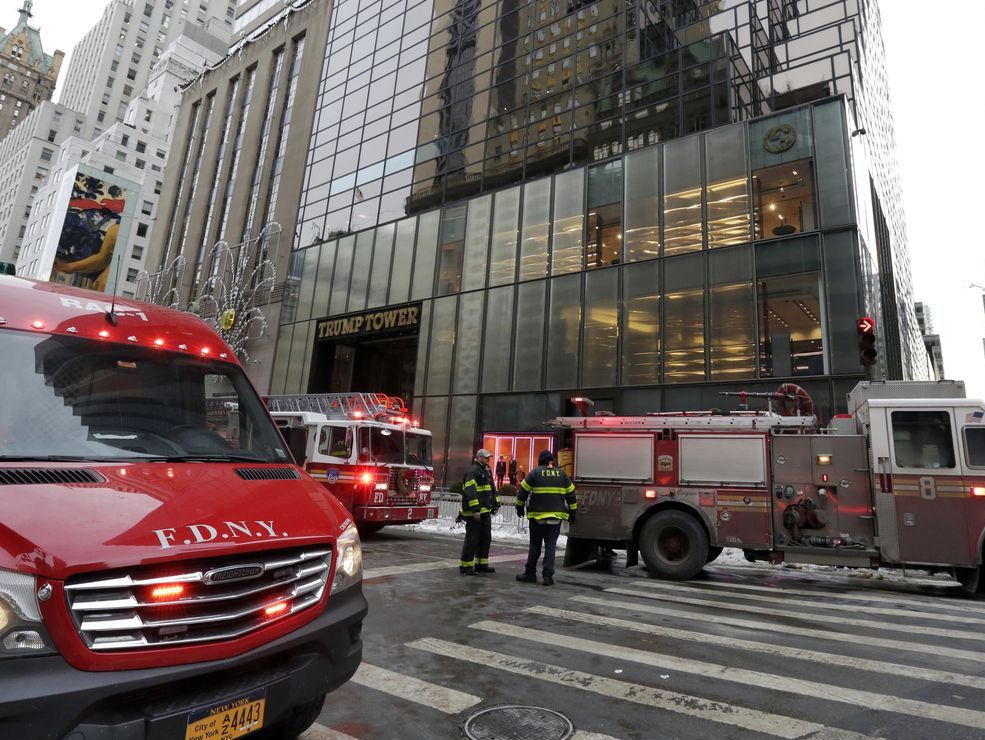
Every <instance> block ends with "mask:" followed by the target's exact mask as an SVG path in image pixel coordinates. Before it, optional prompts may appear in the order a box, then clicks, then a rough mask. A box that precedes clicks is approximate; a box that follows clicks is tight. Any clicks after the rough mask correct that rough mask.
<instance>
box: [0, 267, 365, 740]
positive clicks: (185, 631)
mask: <svg viewBox="0 0 985 740" xmlns="http://www.w3.org/2000/svg"><path fill="white" fill-rule="evenodd" d="M0 357H2V361H0V737H3V738H64V737H70V738H73V740H98V739H100V738H114V739H120V740H129V739H131V738H132V739H133V740H138V739H143V738H184V739H185V740H192V739H195V740H197V739H198V738H202V739H203V740H204V738H219V739H226V738H234V737H243V736H248V735H252V734H253V733H254V732H257V733H258V734H259V735H261V736H263V737H284V738H287V737H295V736H297V735H298V734H299V733H301V732H303V731H304V729H306V728H307V727H308V726H309V725H310V724H311V723H313V722H314V720H315V719H316V718H317V716H318V713H319V711H320V710H321V707H322V703H323V700H324V698H325V694H326V693H327V692H329V691H332V690H333V689H335V688H337V687H338V686H340V685H341V684H343V683H345V682H346V681H347V680H348V679H349V678H350V677H351V676H352V675H353V673H354V672H355V671H356V669H357V668H358V666H359V663H360V661H361V659H362V641H361V637H360V631H361V627H362V621H363V618H364V617H365V615H366V610H367V606H366V600H365V598H364V597H363V594H362V588H361V578H362V570H361V560H362V555H361V549H360V542H359V536H358V534H357V533H356V528H355V526H354V525H353V523H352V520H351V518H350V516H349V515H348V513H347V512H346V510H345V509H344V508H343V507H342V506H341V505H340V504H339V503H338V502H337V501H336V500H335V499H334V498H332V497H331V496H327V495H326V494H325V490H324V488H323V487H322V486H321V485H319V484H318V483H316V482H315V481H314V480H312V479H311V478H310V477H309V476H308V475H307V474H306V473H304V472H303V471H302V470H301V469H300V468H299V467H298V466H297V465H296V464H295V461H294V459H293V458H292V454H291V451H290V449H289V445H288V444H287V443H286V442H285V438H284V437H282V436H281V434H280V432H279V431H278V430H277V428H276V426H275V425H274V423H273V421H272V420H271V418H270V414H269V413H268V412H267V410H266V408H265V406H264V405H263V402H262V401H261V399H260V398H259V396H258V395H257V393H256V391H255V390H254V389H253V387H252V386H251V385H250V383H249V381H248V380H247V378H246V374H245V373H244V372H243V369H242V368H241V367H240V365H239V364H238V363H237V361H236V359H235V357H234V356H233V353H232V351H231V350H230V349H229V347H228V346H226V345H225V344H224V343H223V342H222V340H221V339H220V338H219V337H218V336H217V335H216V334H215V332H213V331H212V330H211V329H210V328H209V327H208V326H207V325H206V324H205V323H204V322H203V321H202V320H201V319H199V318H197V317H195V316H192V315H191V314H185V313H180V312H177V311H171V310H166V309H162V308H160V307H157V306H153V305H149V304H143V303H137V302H134V301H131V300H116V301H115V302H111V301H110V299H109V298H108V297H106V296H104V295H102V294H97V293H91V292H88V291H81V290H76V289H72V288H66V287H64V286H56V285H53V284H50V283H39V282H35V281H30V280H25V279H21V278H17V277H9V276H0ZM299 431H300V430H299ZM288 439H289V441H291V442H292V444H293V440H291V439H290V434H288Z"/></svg>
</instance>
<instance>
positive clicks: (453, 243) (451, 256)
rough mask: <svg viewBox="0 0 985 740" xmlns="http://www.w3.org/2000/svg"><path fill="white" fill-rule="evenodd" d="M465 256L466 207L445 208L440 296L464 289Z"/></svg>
mask: <svg viewBox="0 0 985 740" xmlns="http://www.w3.org/2000/svg"><path fill="white" fill-rule="evenodd" d="M464 256H465V206H464V205H458V206H452V207H450V208H445V209H444V210H442V212H441V240H440V242H439V246H438V258H439V260H440V262H439V265H440V267H439V268H438V293H437V294H438V295H449V294H451V293H457V292H458V291H460V290H461V289H462V264H463V259H464Z"/></svg>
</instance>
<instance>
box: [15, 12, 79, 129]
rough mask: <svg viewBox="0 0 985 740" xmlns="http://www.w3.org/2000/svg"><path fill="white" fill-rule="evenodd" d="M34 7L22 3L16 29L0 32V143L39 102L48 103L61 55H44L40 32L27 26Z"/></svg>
mask: <svg viewBox="0 0 985 740" xmlns="http://www.w3.org/2000/svg"><path fill="white" fill-rule="evenodd" d="M33 6H34V3H33V2H32V0H24V4H23V6H21V9H20V10H19V11H18V13H20V19H19V20H18V21H17V25H15V26H14V27H13V29H11V30H10V32H7V31H5V30H4V29H3V28H0V66H2V67H3V79H2V80H0V140H2V139H3V138H4V137H5V136H6V135H7V134H8V133H9V132H10V131H11V129H13V128H14V127H15V126H17V125H18V124H19V123H21V121H23V120H24V119H25V118H26V117H27V116H28V114H29V113H30V112H31V111H32V110H34V109H35V108H37V107H38V106H39V105H40V104H41V103H42V102H44V101H46V100H51V94H52V92H53V91H54V89H55V82H56V81H57V80H58V72H59V70H60V69H61V66H62V59H63V58H64V56H65V53H64V52H61V51H56V52H55V53H54V54H45V52H44V49H43V48H42V46H41V31H40V29H38V28H36V27H34V26H32V25H31V24H30V20H31V11H32V10H33Z"/></svg>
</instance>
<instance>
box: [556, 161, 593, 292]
mask: <svg viewBox="0 0 985 740" xmlns="http://www.w3.org/2000/svg"><path fill="white" fill-rule="evenodd" d="M584 193H585V170H584V169H577V170H571V171H570V172H565V173H564V174H562V175H558V176H557V177H555V178H554V229H553V231H554V238H553V241H552V242H551V255H552V257H551V273H552V274H554V275H561V274H564V273H568V272H578V271H580V270H581V269H582V253H583V249H584V247H583V246H582V245H583V243H584V242H583V241H582V240H583V238H584V236H583V234H582V224H583V223H584V221H585V211H584V201H583V198H584Z"/></svg>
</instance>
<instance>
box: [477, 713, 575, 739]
mask: <svg viewBox="0 0 985 740" xmlns="http://www.w3.org/2000/svg"><path fill="white" fill-rule="evenodd" d="M574 730H575V728H574V727H573V726H572V725H571V720H569V719H568V718H567V717H565V716H564V715H563V714H558V713H557V712H555V711H553V710H551V709H544V708H542V707H518V706H511V707H494V708H492V709H484V710H483V711H481V712H479V713H478V714H473V715H472V716H471V717H469V719H468V721H467V722H466V723H465V736H466V737H468V738H471V740H568V738H569V737H571V735H572V733H573V732H574Z"/></svg>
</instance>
